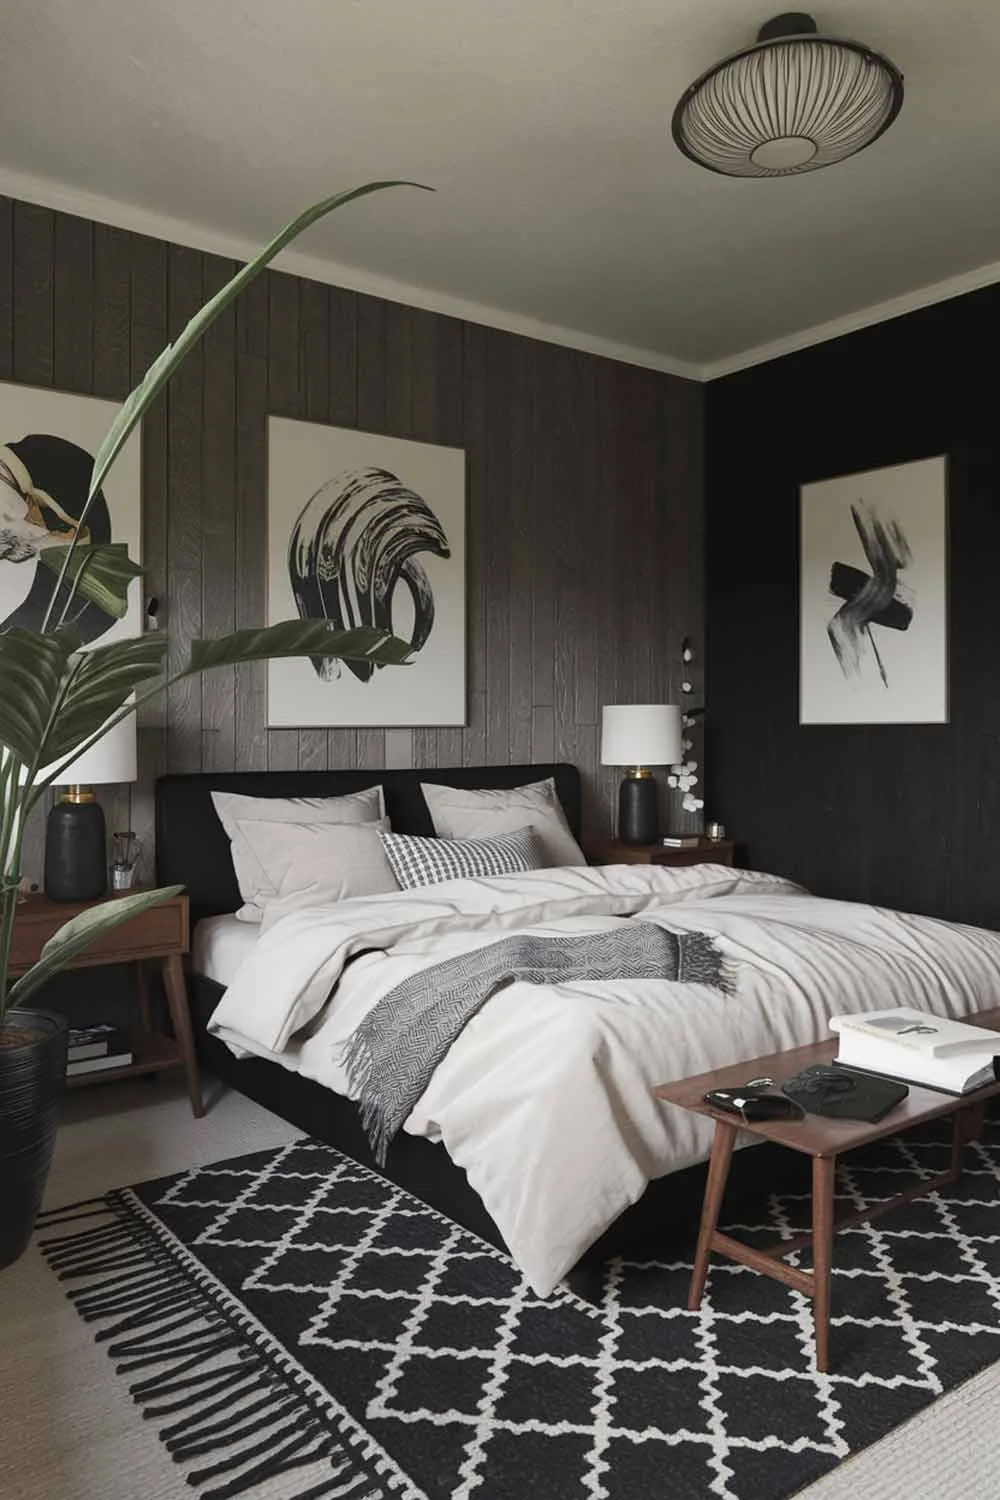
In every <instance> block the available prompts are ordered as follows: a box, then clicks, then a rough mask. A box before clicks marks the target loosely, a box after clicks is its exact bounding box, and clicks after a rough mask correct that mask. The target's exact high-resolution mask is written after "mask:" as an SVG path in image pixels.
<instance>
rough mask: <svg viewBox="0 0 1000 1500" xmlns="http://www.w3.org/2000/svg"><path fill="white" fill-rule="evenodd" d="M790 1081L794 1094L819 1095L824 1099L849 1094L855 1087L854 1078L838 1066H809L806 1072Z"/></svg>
mask: <svg viewBox="0 0 1000 1500" xmlns="http://www.w3.org/2000/svg"><path fill="white" fill-rule="evenodd" d="M792 1081H793V1082H794V1085H795V1093H796V1094H810V1095H819V1096H820V1097H821V1098H824V1099H839V1098H841V1097H842V1096H843V1095H844V1094H850V1093H851V1092H852V1091H853V1089H854V1087H855V1081H854V1079H853V1078H851V1077H850V1076H849V1075H848V1074H847V1073H844V1072H842V1071H841V1070H840V1069H839V1068H823V1067H815V1068H810V1070H809V1072H808V1073H803V1074H802V1075H801V1076H800V1077H799V1078H797V1079H794V1080H792Z"/></svg>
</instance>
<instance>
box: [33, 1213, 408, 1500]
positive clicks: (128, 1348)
mask: <svg viewBox="0 0 1000 1500" xmlns="http://www.w3.org/2000/svg"><path fill="white" fill-rule="evenodd" d="M123 1198H124V1195H120V1194H113V1195H111V1197H110V1198H109V1200H108V1201H96V1200H95V1201H91V1202H87V1203H84V1204H79V1205H74V1206H72V1207H71V1208H70V1209H66V1210H60V1211H59V1212H58V1213H57V1214H55V1215H52V1216H51V1217H48V1218H47V1219H46V1220H45V1226H46V1228H48V1227H54V1226H56V1225H58V1224H65V1225H66V1226H67V1233H65V1234H63V1235H60V1236H50V1237H47V1238H46V1239H45V1240H44V1241H42V1242H41V1249H42V1251H43V1253H44V1255H45V1257H46V1259H47V1261H48V1263H49V1265H50V1266H51V1268H52V1270H53V1272H54V1274H55V1275H56V1276H57V1277H58V1278H59V1280H60V1281H63V1282H73V1281H78V1282H82V1283H84V1284H83V1285H80V1286H77V1287H74V1288H72V1289H68V1290H67V1295H68V1296H69V1297H70V1299H71V1300H72V1302H73V1303H74V1305H75V1307H76V1309H77V1312H78V1313H79V1315H80V1317H81V1318H83V1319H84V1320H85V1321H87V1322H89V1323H100V1324H101V1325H102V1326H101V1327H100V1328H99V1329H98V1330H97V1331H96V1332H95V1338H96V1340H97V1341H98V1342H100V1343H103V1344H105V1345H107V1348H108V1353H109V1355H110V1356H111V1358H112V1359H113V1360H114V1362H115V1368H116V1371H117V1372H118V1373H119V1374H120V1375H123V1376H126V1377H129V1376H132V1375H135V1374H138V1372H139V1371H144V1370H148V1371H150V1373H149V1374H146V1375H144V1376H143V1377H142V1378H141V1379H136V1380H131V1381H130V1383H129V1386H128V1390H129V1394H130V1396H131V1397H132V1400H133V1401H134V1402H135V1404H136V1405H137V1406H138V1408H139V1410H140V1411H141V1413H142V1415H143V1417H144V1418H146V1419H147V1420H149V1421H152V1422H154V1423H155V1425H156V1427H157V1430H158V1433H159V1436H160V1439H161V1441H162V1442H163V1443H164V1445H165V1447H166V1450H167V1452H168V1453H169V1454H170V1457H171V1458H172V1459H173V1461H174V1462H175V1463H177V1464H179V1465H182V1466H183V1467H184V1471H185V1474H186V1478H187V1483H188V1484H189V1485H190V1486H191V1487H192V1489H193V1490H195V1491H196V1492H197V1493H198V1495H199V1497H200V1500H237V1497H240V1496H250V1495H251V1493H256V1492H257V1491H258V1489H259V1487H260V1486H263V1485H270V1484H272V1483H273V1481H275V1480H276V1479H278V1478H280V1477H282V1476H284V1475H286V1474H292V1473H294V1471H295V1470H296V1469H300V1468H305V1467H310V1468H311V1469H312V1470H313V1472H312V1473H311V1474H310V1476H309V1477H310V1481H311V1483H310V1484H309V1486H308V1487H307V1488H306V1489H305V1490H303V1491H301V1492H300V1497H299V1500H338V1497H340V1496H343V1497H345V1500H347V1497H349V1500H385V1495H386V1492H385V1489H384V1488H383V1486H382V1485H380V1484H378V1483H376V1484H375V1487H374V1488H372V1483H373V1480H372V1476H371V1475H370V1474H369V1473H366V1472H365V1471H364V1467H363V1466H359V1465H358V1463H357V1462H356V1460H355V1459H354V1458H353V1457H351V1456H350V1455H348V1454H347V1452H346V1450H345V1448H344V1446H343V1444H342V1443H341V1442H340V1441H339V1440H338V1438H337V1437H336V1436H335V1435H334V1431H333V1421H334V1419H332V1418H330V1417H329V1416H328V1415H327V1413H326V1409H325V1408H321V1407H318V1406H317V1405H316V1404H315V1402H314V1400H313V1399H312V1398H311V1397H310V1396H307V1395H306V1393H305V1391H304V1390H303V1388H302V1387H301V1386H300V1385H299V1384H298V1383H297V1377H296V1376H294V1375H293V1376H292V1377H291V1378H289V1375H287V1374H286V1373H285V1371H284V1369H283V1367H282V1364H281V1362H280V1360H279V1361H275V1359H274V1357H273V1356H272V1357H269V1356H268V1354H267V1352H266V1351H265V1350H264V1349H262V1348H261V1347H260V1343H259V1340H258V1339H257V1338H256V1337H251V1336H250V1334H249V1332H248V1330H247V1329H246V1328H245V1327H244V1326H243V1323H242V1320H241V1319H240V1318H239V1315H238V1313H237V1314H236V1316H235V1319H234V1318H233V1317H232V1316H231V1315H227V1312H226V1311H225V1310H224V1305H220V1304H219V1303H218V1300H217V1299H214V1298H213V1297H212V1296H211V1295H209V1293H208V1291H207V1290H206V1288H205V1286H204V1285H203V1284H201V1283H200V1282H199V1281H198V1280H197V1279H196V1278H195V1277H192V1276H191V1275H190V1274H189V1273H188V1271H187V1269H186V1267H185V1266H184V1265H183V1263H180V1262H178V1261H176V1260H175V1259H173V1257H172V1256H171V1255H170V1253H169V1250H168V1248H166V1247H165V1246H164V1245H163V1244H162V1243H161V1242H160V1241H159V1240H158V1239H157V1238H156V1237H155V1236H154V1235H153V1234H152V1233H151V1232H150V1231H149V1230H148V1229H147V1228H146V1226H145V1225H143V1224H142V1222H141V1220H138V1218H137V1219H136V1221H135V1222H132V1221H131V1220H127V1219H126V1218H125V1216H124V1211H123V1210H122V1209H121V1208H120V1207H119V1206H118V1205H119V1204H120V1202H121V1200H122V1199H123ZM109 1213H114V1214H115V1215H116V1217H115V1219H114V1220H113V1221H112V1222H111V1223H107V1222H104V1223H100V1224H89V1225H88V1224H87V1220H88V1219H92V1218H94V1217H95V1216H96V1215H98V1214H102V1215H104V1216H107V1215H108V1214H109ZM81 1223H82V1224H83V1225H84V1227H80V1225H81ZM195 1461H197V1462H198V1463H199V1467H198V1468H196V1469H191V1467H190V1465H191V1464H192V1463H193V1462H195ZM326 1463H329V1465H330V1471H329V1472H328V1473H326V1474H324V1476H323V1477H322V1478H321V1479H320V1480H319V1481H318V1482H317V1481H316V1478H315V1466H316V1465H317V1464H326Z"/></svg>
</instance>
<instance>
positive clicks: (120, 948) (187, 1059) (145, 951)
mask: <svg viewBox="0 0 1000 1500" xmlns="http://www.w3.org/2000/svg"><path fill="white" fill-rule="evenodd" d="M129 894H132V893H129ZM101 900H102V901H105V900H112V901H113V900H114V897H113V896H107V897H102V898H101ZM99 904H100V903H99V902H96V901H81V902H74V901H50V900H49V898H48V896H43V895H31V896H28V897H27V899H26V900H25V901H23V902H22V904H21V905H20V906H19V907H18V908H17V916H16V919H15V922H14V944H13V948H12V951H11V974H12V975H16V974H23V973H24V971H25V969H28V968H30V967H31V965H32V964H33V963H34V962H35V961H36V959H37V958H38V955H39V954H40V952H41V950H42V946H43V944H44V943H45V942H47V940H48V939H49V938H50V937H51V936H52V934H53V933H54V932H56V931H57V930H58V929H59V928H60V927H61V926H62V925H63V923H64V922H68V921H69V919H70V917H75V916H76V915H77V913H78V912H81V911H86V910H87V908H88V907H91V906H97V905H99ZM187 951H188V898H187V897H186V896H183V895H181V896H174V897H172V898H171V900H169V901H164V902H162V903H161V904H160V905H159V906H154V907H151V908H150V910H149V911H145V912H142V913H140V915H139V916H137V917H133V918H132V919H131V921H129V922H123V923H122V925H121V926H120V927H116V928H114V929H113V931H111V932H109V933H107V934H106V935H105V936H104V937H102V938H98V939H97V941H96V942H95V943H93V944H92V945H91V946H90V947H89V948H85V949H84V950H83V952H82V953H78V954H77V956H76V957H75V958H73V959H71V960H70V962H69V963H68V964H67V965H66V967H67V969H92V968H95V967H97V966H98V965H100V964H131V963H134V964H135V966H136V974H137V981H138V995H139V1018H140V1021H141V1027H140V1028H138V1029H137V1030H136V1031H134V1032H132V1033H130V1038H129V1040H130V1045H131V1048H132V1052H133V1061H132V1062H130V1063H128V1064H127V1065H126V1066H125V1067H122V1068H105V1069H102V1070H101V1071H99V1072H96V1073H81V1074H78V1075H77V1076H76V1077H73V1078H68V1079H67V1080H66V1082H67V1085H68V1086H69V1087H70V1088H79V1087H82V1086H83V1085H84V1084H88V1083H110V1082H111V1081H112V1080H114V1079H117V1078H133V1077H135V1076H136V1074H139V1073H159V1072H161V1071H164V1070H165V1069H167V1068H183V1069H184V1074H185V1077H186V1079H187V1086H188V1096H189V1098H190V1100H191V1110H192V1113H193V1114H195V1115H196V1116H199V1117H200V1116H201V1115H203V1114H204V1113H205V1109H204V1105H203V1104H202V1098H201V1080H200V1078H199V1076H198V1059H197V1057H196V1055H195V1050H194V1038H193V1036H192V1034H191V1013H190V1011H189V1009H188V996H187V986H186V984H185V982H184V966H183V964H182V963H181V956H182V954H184V953H186V952H187ZM150 959H156V960H158V961H159V964H160V972H161V974H162V976H163V988H164V990H165V991H166V996H167V1005H168V1006H169V1008H170V1020H171V1022H172V1024H173V1028H174V1036H173V1039H171V1038H170V1037H166V1036H162V1035H161V1034H160V1033H159V1032H156V1031H154V1030H153V1029H152V1021H151V1012H150V1005H149V996H148V992H147V989H146V975H145V970H144V964H145V963H146V962H147V961H148V960H150Z"/></svg>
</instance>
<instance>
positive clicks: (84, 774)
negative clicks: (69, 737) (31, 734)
mask: <svg viewBox="0 0 1000 1500" xmlns="http://www.w3.org/2000/svg"><path fill="white" fill-rule="evenodd" d="M45 774H46V773H45V772H44V771H43V772H42V773H41V775H43V776H44V775H45ZM137 776H138V770H137V767H136V751H135V714H129V716H128V718H127V719H122V721H121V723H120V724H116V725H115V726H114V728H113V729H109V730H108V731H107V733H106V734H104V735H103V736H102V737H101V739H99V740H97V741H96V743H95V744H93V745H91V747H90V749H89V750H85V751H84V752H83V754H82V755H78V756H77V758H76V760H74V761H71V762H70V764H69V765H68V766H67V767H66V769H65V771H63V772H62V773H61V775H60V776H59V779H58V781H57V782H56V785H57V786H99V785H103V784H106V783H109V782H112V781H135V780H136V779H137Z"/></svg>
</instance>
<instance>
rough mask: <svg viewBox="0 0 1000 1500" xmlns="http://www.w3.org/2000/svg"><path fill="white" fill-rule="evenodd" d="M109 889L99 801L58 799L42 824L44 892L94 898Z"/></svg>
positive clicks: (70, 897)
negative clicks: (60, 800)
mask: <svg viewBox="0 0 1000 1500" xmlns="http://www.w3.org/2000/svg"><path fill="white" fill-rule="evenodd" d="M107 888H108V853H107V836H106V833H105V827H104V813H103V811H102V809H101V804H100V803H99V802H93V801H88V802H71V801H65V802H57V803H55V805H54V806H53V808H52V810H51V812H50V813H49V816H48V821H47V822H46V824H45V894H46V896H49V897H50V898H51V899H52V900H53V901H96V900H97V898H98V896H103V895H104V894H105V892H106V891H107Z"/></svg>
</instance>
